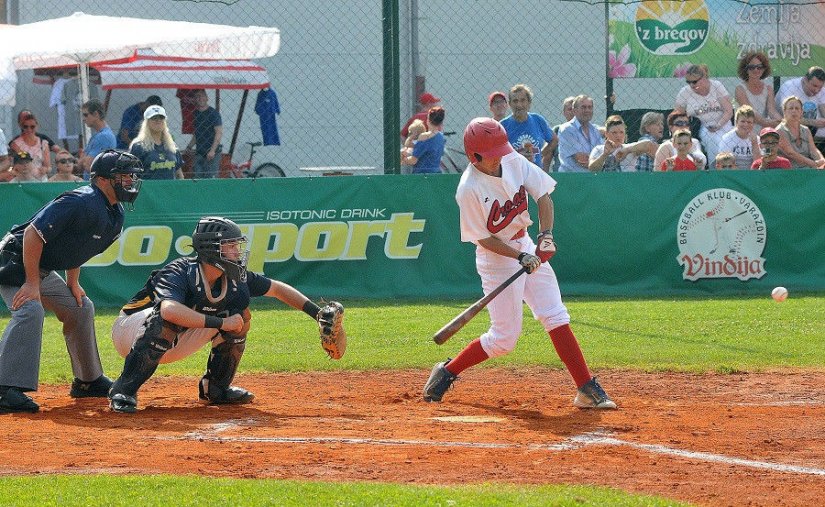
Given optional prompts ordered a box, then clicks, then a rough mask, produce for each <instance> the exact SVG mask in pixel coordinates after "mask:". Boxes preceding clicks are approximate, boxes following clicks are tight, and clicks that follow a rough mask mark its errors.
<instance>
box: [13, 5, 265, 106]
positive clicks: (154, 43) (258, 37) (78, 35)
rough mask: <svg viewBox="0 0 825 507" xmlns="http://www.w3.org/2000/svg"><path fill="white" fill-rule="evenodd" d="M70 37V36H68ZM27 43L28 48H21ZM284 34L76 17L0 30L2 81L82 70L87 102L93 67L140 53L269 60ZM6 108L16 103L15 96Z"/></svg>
mask: <svg viewBox="0 0 825 507" xmlns="http://www.w3.org/2000/svg"><path fill="white" fill-rule="evenodd" d="M67 34H71V36H67ZM20 40H25V41H26V44H20ZM280 43H281V35H280V31H279V30H278V29H277V28H272V27H255V26H250V27H236V26H227V25H213V24H206V23H191V22H187V21H167V20H158V19H140V18H124V17H111V16H93V15H88V14H84V13H82V12H76V13H74V14H72V15H71V16H67V17H63V18H55V19H49V20H45V21H38V22H35V23H27V24H23V25H19V26H16V27H11V28H9V29H6V30H0V48H2V49H0V82H2V80H13V79H14V78H15V76H14V71H15V70H22V69H35V68H38V67H60V66H67V65H79V66H80V83H81V92H82V93H83V100H84V101H85V100H88V97H89V95H88V66H89V65H90V64H93V63H105V62H118V61H119V62H126V61H128V60H130V59H132V58H134V57H135V55H136V54H137V51H138V50H139V49H149V50H151V51H153V52H154V54H156V55H159V56H170V57H182V58H193V59H212V60H223V59H226V60H234V59H248V58H265V57H269V56H273V55H274V54H275V53H277V52H278V49H279V47H280ZM3 95H4V94H2V93H0V98H6V101H5V104H6V105H14V101H13V95H12V98H11V101H10V102H9V100H8V99H9V97H8V94H5V95H6V96H5V97H3Z"/></svg>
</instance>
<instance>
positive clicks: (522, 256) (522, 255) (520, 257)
mask: <svg viewBox="0 0 825 507" xmlns="http://www.w3.org/2000/svg"><path fill="white" fill-rule="evenodd" d="M525 255H527V252H521V253H520V254H518V261H519V262H521V259H523V258H524V256H525Z"/></svg>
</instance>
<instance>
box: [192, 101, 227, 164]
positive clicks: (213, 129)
mask: <svg viewBox="0 0 825 507" xmlns="http://www.w3.org/2000/svg"><path fill="white" fill-rule="evenodd" d="M195 98H196V99H197V101H198V106H197V109H195V133H194V134H193V135H192V139H191V140H190V141H189V144H188V145H187V146H186V151H192V147H193V146H194V148H195V164H194V168H195V178H214V177H216V176H217V175H218V169H219V167H220V160H221V156H220V154H221V137H223V121H222V120H221V114H220V113H219V112H218V111H217V110H215V108H214V107H210V106H209V97H208V96H207V95H206V90H198V91H197V93H196V94H195Z"/></svg>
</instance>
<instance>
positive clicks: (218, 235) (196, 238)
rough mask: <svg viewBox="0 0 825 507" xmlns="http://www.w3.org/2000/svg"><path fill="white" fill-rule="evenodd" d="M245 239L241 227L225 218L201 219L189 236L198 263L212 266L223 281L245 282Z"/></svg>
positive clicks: (246, 253)
mask: <svg viewBox="0 0 825 507" xmlns="http://www.w3.org/2000/svg"><path fill="white" fill-rule="evenodd" d="M248 242H249V241H248V240H247V238H246V236H244V235H243V234H242V233H241V228H240V227H238V225H237V224H236V223H235V222H233V221H232V220H229V219H228V218H223V217H203V218H201V219H200V221H199V222H198V225H197V226H196V227H195V232H193V233H192V247H193V248H194V249H195V253H196V254H197V255H198V260H199V261H202V262H205V263H207V264H209V265H211V266H215V267H216V268H218V269H220V270H221V271H223V272H224V274H225V275H226V276H227V278H229V279H231V280H235V281H239V282H246V261H247V259H248V258H249V250H248V248H247V244H248Z"/></svg>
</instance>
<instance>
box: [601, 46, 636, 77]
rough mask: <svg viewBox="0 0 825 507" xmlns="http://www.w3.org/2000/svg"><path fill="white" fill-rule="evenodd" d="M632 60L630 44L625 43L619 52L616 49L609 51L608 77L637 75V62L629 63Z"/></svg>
mask: <svg viewBox="0 0 825 507" xmlns="http://www.w3.org/2000/svg"><path fill="white" fill-rule="evenodd" d="M629 60H630V46H629V45H627V44H625V45H624V46H623V47H622V49H621V51H619V54H618V55H617V54H616V52H615V51H608V52H607V63H608V71H607V77H610V78H622V77H634V76H635V75H636V64H633V63H628V61H629Z"/></svg>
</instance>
